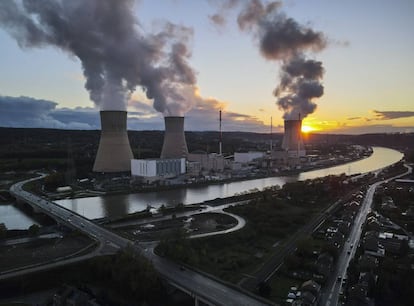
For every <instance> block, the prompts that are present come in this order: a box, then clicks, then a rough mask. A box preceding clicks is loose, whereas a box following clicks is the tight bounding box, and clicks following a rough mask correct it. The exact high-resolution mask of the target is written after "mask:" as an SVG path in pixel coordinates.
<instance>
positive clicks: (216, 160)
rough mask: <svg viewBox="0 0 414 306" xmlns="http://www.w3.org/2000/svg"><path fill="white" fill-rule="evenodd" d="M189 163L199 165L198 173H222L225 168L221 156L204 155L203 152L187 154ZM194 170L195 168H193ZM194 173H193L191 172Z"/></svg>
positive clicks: (213, 154) (214, 154)
mask: <svg viewBox="0 0 414 306" xmlns="http://www.w3.org/2000/svg"><path fill="white" fill-rule="evenodd" d="M188 161H189V162H193V163H195V162H197V163H199V164H200V171H216V172H222V171H223V170H224V166H225V160H224V157H223V155H220V154H217V153H210V154H208V153H206V152H204V151H195V152H192V153H189V154H188ZM194 168H196V166H194ZM193 172H194V171H193Z"/></svg>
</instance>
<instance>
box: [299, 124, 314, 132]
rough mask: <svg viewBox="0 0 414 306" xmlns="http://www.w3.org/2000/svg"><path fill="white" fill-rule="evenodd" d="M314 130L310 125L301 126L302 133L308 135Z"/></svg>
mask: <svg viewBox="0 0 414 306" xmlns="http://www.w3.org/2000/svg"><path fill="white" fill-rule="evenodd" d="M315 130H316V129H315V128H313V127H311V126H310V125H302V133H310V132H313V131H315Z"/></svg>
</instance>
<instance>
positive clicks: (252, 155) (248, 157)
mask: <svg viewBox="0 0 414 306" xmlns="http://www.w3.org/2000/svg"><path fill="white" fill-rule="evenodd" d="M264 155H265V153H264V152H253V151H250V152H234V162H235V163H240V164H248V163H251V162H252V161H254V160H256V159H260V158H263V157H264Z"/></svg>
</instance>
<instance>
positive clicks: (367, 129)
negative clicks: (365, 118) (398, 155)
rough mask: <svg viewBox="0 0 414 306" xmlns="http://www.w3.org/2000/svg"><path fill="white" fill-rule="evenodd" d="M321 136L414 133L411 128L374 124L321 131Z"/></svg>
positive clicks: (413, 128) (413, 129)
mask: <svg viewBox="0 0 414 306" xmlns="http://www.w3.org/2000/svg"><path fill="white" fill-rule="evenodd" d="M320 133H323V134H352V135H360V134H378V133H414V127H412V126H393V125H392V124H376V125H364V126H340V127H338V129H332V130H329V131H321V132H320Z"/></svg>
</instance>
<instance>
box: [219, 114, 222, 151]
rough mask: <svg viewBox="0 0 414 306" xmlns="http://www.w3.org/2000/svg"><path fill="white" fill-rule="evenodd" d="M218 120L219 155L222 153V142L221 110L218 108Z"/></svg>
mask: <svg viewBox="0 0 414 306" xmlns="http://www.w3.org/2000/svg"><path fill="white" fill-rule="evenodd" d="M219 121H220V123H219V130H220V142H219V154H220V155H222V153H223V152H222V143H223V135H222V132H221V110H220V113H219Z"/></svg>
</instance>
